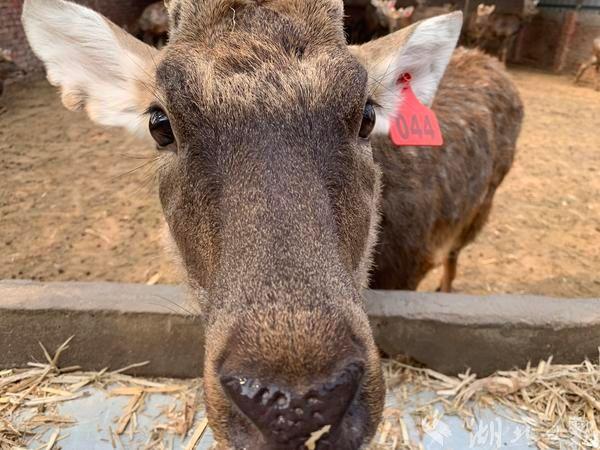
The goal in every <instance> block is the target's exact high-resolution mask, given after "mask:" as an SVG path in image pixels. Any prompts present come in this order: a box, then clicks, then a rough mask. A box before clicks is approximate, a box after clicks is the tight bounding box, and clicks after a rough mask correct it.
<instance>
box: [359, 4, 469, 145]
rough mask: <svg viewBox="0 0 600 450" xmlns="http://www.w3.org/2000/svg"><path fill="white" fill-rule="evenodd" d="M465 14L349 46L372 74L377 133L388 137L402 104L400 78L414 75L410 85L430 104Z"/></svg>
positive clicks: (456, 39) (416, 25) (435, 19)
mask: <svg viewBox="0 0 600 450" xmlns="http://www.w3.org/2000/svg"><path fill="white" fill-rule="evenodd" d="M461 27H462V12H460V11H458V12H454V13H450V14H445V15H442V16H437V17H433V18H431V19H428V20H424V21H422V22H417V23H416V24H413V25H411V26H410V27H407V28H403V29H401V30H398V31H396V32H395V33H392V34H389V35H387V36H384V37H382V38H379V39H377V40H375V41H372V42H368V43H366V44H363V45H360V46H353V47H350V51H351V52H352V53H353V54H354V56H356V58H357V59H358V60H359V61H360V62H361V63H362V64H363V66H364V67H365V68H366V69H367V71H368V73H369V93H370V95H371V98H372V99H373V100H374V103H375V104H376V105H379V106H378V107H377V122H376V127H375V132H376V133H384V134H387V132H388V130H389V122H390V120H391V119H392V118H393V114H394V113H395V112H396V110H397V108H398V102H400V101H402V98H401V93H400V89H399V88H398V86H397V84H398V79H399V77H400V76H401V75H402V74H403V73H410V75H411V76H412V81H411V86H412V89H413V91H414V93H415V95H416V96H417V98H418V99H419V100H420V101H421V103H423V104H425V105H428V106H429V105H431V103H432V102H433V98H434V96H435V93H436V91H437V88H438V85H439V83H440V80H441V79H442V76H443V75H444V72H445V71H446V67H447V65H448V62H449V61H450V58H451V56H452V53H453V51H454V49H455V47H456V43H457V41H458V37H459V35H460V29H461Z"/></svg>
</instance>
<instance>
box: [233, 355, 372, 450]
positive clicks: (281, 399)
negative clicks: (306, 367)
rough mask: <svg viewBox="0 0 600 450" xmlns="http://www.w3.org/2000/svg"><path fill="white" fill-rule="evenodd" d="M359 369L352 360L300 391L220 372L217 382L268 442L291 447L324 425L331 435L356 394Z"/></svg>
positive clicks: (362, 368)
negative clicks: (327, 427) (329, 375)
mask: <svg viewBox="0 0 600 450" xmlns="http://www.w3.org/2000/svg"><path fill="white" fill-rule="evenodd" d="M363 372H364V366H363V364H362V363H359V362H353V363H351V364H349V365H348V366H347V367H346V368H345V369H344V370H342V371H340V372H338V373H336V374H335V375H333V376H332V377H330V378H329V379H326V380H325V381H324V382H320V383H316V384H315V385H314V386H313V387H312V388H311V389H309V390H308V391H304V392H298V390H296V389H294V388H293V387H292V388H290V387H283V386H280V385H277V384H272V383H265V382H263V381H261V380H257V379H250V378H247V377H242V376H223V377H221V384H222V386H223V388H224V389H225V392H226V393H227V395H228V396H229V398H230V399H231V401H232V402H233V403H234V404H235V406H236V407H237V409H239V411H240V412H241V413H242V414H243V415H244V416H245V417H247V418H248V419H249V420H250V421H251V422H252V423H253V424H254V425H255V426H256V428H257V429H258V430H259V431H260V432H261V434H262V435H263V437H264V438H265V440H266V441H267V442H268V443H273V444H277V445H281V444H286V448H295V446H298V445H301V444H303V443H304V442H306V440H307V439H309V438H310V435H311V433H313V432H315V431H318V430H320V429H322V428H323V427H324V426H327V425H329V426H330V427H331V429H330V438H331V439H333V435H334V434H335V433H336V432H337V431H339V430H338V425H339V424H340V423H341V422H342V419H343V418H344V416H345V415H346V413H347V411H348V409H349V408H350V406H351V404H352V402H353V401H354V398H355V397H356V394H357V392H358V390H359V387H360V382H361V380H362V376H363ZM290 444H292V445H290ZM288 446H289V447H288Z"/></svg>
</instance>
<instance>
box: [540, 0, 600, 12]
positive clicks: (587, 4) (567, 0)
mask: <svg viewBox="0 0 600 450" xmlns="http://www.w3.org/2000/svg"><path fill="white" fill-rule="evenodd" d="M538 7H540V8H552V9H559V10H561V9H562V10H569V9H577V8H579V9H581V10H590V11H600V0H540V3H539V4H538Z"/></svg>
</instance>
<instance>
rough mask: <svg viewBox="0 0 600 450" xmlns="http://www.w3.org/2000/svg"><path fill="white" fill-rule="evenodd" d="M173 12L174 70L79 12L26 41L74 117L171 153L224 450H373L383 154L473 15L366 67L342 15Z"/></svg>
mask: <svg viewBox="0 0 600 450" xmlns="http://www.w3.org/2000/svg"><path fill="white" fill-rule="evenodd" d="M168 9H169V14H170V24H171V30H170V41H169V44H168V45H167V46H166V47H164V48H163V49H162V50H160V51H156V50H155V49H152V48H150V47H148V46H146V45H144V44H142V43H140V42H139V41H137V40H136V39H134V38H133V37H131V36H129V35H127V34H126V33H124V32H123V31H122V30H120V29H119V28H118V27H116V26H115V25H114V24H112V23H111V22H109V21H108V20H107V19H106V18H104V17H102V16H101V15H99V14H97V13H95V12H93V11H91V10H90V9H87V8H85V7H83V6H79V5H76V4H74V3H68V2H65V1H61V0H26V1H25V6H24V12H23V22H24V25H25V30H26V33H27V37H28V39H29V42H30V43H31V46H32V48H33V49H34V51H35V52H36V54H37V55H38V56H39V57H40V58H41V59H42V60H43V61H44V63H45V65H46V69H47V72H48V78H49V80H50V81H51V82H52V83H53V84H55V85H57V86H60V88H61V91H62V99H63V102H64V104H65V106H67V107H68V108H70V109H73V110H85V111H86V112H87V113H88V115H89V116H90V117H91V118H92V119H93V120H95V121H96V122H98V123H100V124H103V125H113V126H121V127H126V128H129V129H130V130H131V131H133V132H135V133H137V134H138V135H141V136H144V137H148V138H152V139H153V140H154V141H155V143H156V147H157V150H156V151H157V153H158V155H159V157H160V163H159V165H158V179H159V194H160V200H161V203H162V207H163V211H164V216H165V218H166V222H167V224H168V228H169V232H170V235H171V236H172V239H173V241H174V244H175V247H176V248H177V250H178V253H179V255H180V257H181V262H182V264H183V266H184V267H185V270H186V273H187V278H188V282H189V285H190V287H191V291H192V292H193V293H194V294H193V295H194V297H195V298H196V300H197V301H198V302H199V304H200V306H201V308H202V313H203V316H204V319H205V323H206V342H207V346H206V350H205V367H204V383H205V400H206V404H207V411H208V418H209V422H210V425H211V427H212V428H213V431H214V433H215V436H216V438H217V440H218V441H219V442H220V443H221V444H222V446H223V447H224V448H236V449H238V448H239V449H241V448H245V449H267V450H268V449H284V448H285V449H289V448H301V447H302V446H303V444H304V442H305V441H306V440H307V439H308V438H309V437H310V435H311V433H313V432H315V431H317V430H320V429H323V427H326V426H329V428H327V429H328V430H329V431H328V433H327V434H325V436H324V437H323V438H322V439H321V440H319V445H318V448H319V449H322V448H335V449H342V450H343V449H358V448H360V447H361V446H362V445H363V443H365V442H367V441H368V439H369V438H370V436H372V435H373V434H374V432H375V429H376V426H377V423H378V421H379V418H380V414H381V411H382V407H383V398H384V384H383V379H382V373H381V368H380V363H379V355H378V351H377V348H376V347H375V344H374V342H373V337H372V334H371V330H370V327H369V323H368V319H367V316H366V313H365V310H364V306H363V301H362V299H361V294H360V292H361V289H362V288H363V287H364V286H365V285H366V282H367V273H368V269H369V266H370V262H371V249H372V246H373V243H374V242H375V239H376V228H377V217H378V201H379V196H380V174H379V169H378V167H377V166H376V165H375V163H374V162H373V158H372V153H371V145H370V143H369V136H370V135H371V134H372V133H386V132H387V127H388V121H389V120H391V118H392V116H393V112H394V111H395V110H396V105H397V104H398V102H400V101H402V98H401V93H400V90H399V89H397V87H396V84H397V82H398V79H399V77H400V75H401V74H402V73H403V72H410V73H411V74H412V78H413V89H414V91H415V93H416V95H417V96H418V97H419V98H420V99H421V101H422V102H424V103H431V101H432V100H433V96H434V93H435V91H436V88H437V85H438V83H439V81H440V79H441V77H442V75H443V73H444V70H445V67H446V65H447V63H448V60H449V58H450V56H451V53H452V51H453V49H454V46H455V44H456V40H457V38H458V34H459V31H460V27H461V22H462V17H461V14H460V13H455V14H451V15H447V16H442V17H437V18H434V19H431V20H429V21H425V22H422V23H419V24H415V25H413V26H412V27H409V28H407V29H404V30H401V31H399V32H397V33H395V34H392V35H388V36H386V37H384V38H382V39H380V40H379V41H374V42H371V43H368V44H365V45H363V46H361V47H353V48H349V47H347V46H346V43H345V39H344V31H343V5H342V2H341V0H279V1H277V0H271V1H268V0H204V1H200V2H199V1H196V0H194V1H192V0H171V1H170V2H169V3H168ZM115 157H117V155H115ZM199 351H200V349H199ZM189 357H190V358H196V357H198V355H193V354H191V355H189ZM327 446H328V447H327Z"/></svg>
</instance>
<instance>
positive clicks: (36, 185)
mask: <svg viewBox="0 0 600 450" xmlns="http://www.w3.org/2000/svg"><path fill="white" fill-rule="evenodd" d="M512 72H513V75H514V78H515V80H516V82H517V84H518V86H519V88H520V91H521V94H522V96H523V100H524V102H525V106H526V120H525V124H524V128H523V132H522V135H521V139H520V142H519V151H518V155H517V158H516V162H515V165H514V167H513V169H512V172H511V173H510V174H509V176H508V178H507V179H506V180H505V182H504V184H503V185H502V187H501V188H500V189H499V191H498V193H497V195H496V201H495V207H494V211H493V213H492V216H491V219H490V221H489V224H488V225H487V227H486V228H485V229H484V231H483V233H482V234H481V235H480V236H479V238H478V239H477V241H476V242H475V243H474V244H473V245H471V246H470V247H468V248H467V249H466V250H465V251H464V252H463V254H462V255H461V258H460V261H459V273H458V276H457V279H456V282H455V288H456V290H458V291H461V292H466V293H474V294H484V293H490V292H494V293H504V292H510V293H531V294H543V295H550V296H566V297H600V93H598V92H595V91H593V89H591V87H590V86H589V85H587V86H581V87H574V86H573V85H572V84H571V79H570V78H568V77H559V76H555V75H549V74H544V73H539V72H533V71H530V70H522V69H519V70H513V71H512ZM2 102H3V104H4V107H5V108H6V109H5V111H4V112H3V113H0V279H2V278H27V279H35V280H43V281H56V280H84V281H91V280H109V281H123V282H151V283H155V282H160V283H173V282H177V281H178V276H177V274H176V272H175V270H174V269H173V267H174V264H173V263H172V261H171V258H170V257H169V256H168V255H167V254H166V252H165V251H164V250H163V249H162V229H163V220H162V216H161V211H160V206H159V203H158V197H157V193H156V182H155V177H154V176H153V156H154V150H153V149H152V148H150V147H149V146H147V145H146V144H142V143H139V142H136V141H135V140H134V139H133V138H131V137H129V136H128V135H127V134H126V133H125V132H123V131H120V130H113V129H106V128H100V127H96V126H95V125H93V124H92V123H91V122H90V121H89V120H88V119H87V118H86V117H85V116H84V115H83V114H75V113H71V112H68V111H66V110H65V109H64V108H63V107H62V105H61V104H60V101H59V97H58V95H57V94H56V92H55V90H54V89H53V88H52V87H50V86H49V85H48V84H47V83H46V82H37V83H35V84H29V85H12V86H10V87H9V89H8V92H7V94H6V95H5V98H4V99H3V100H2ZM439 276H440V271H439V270H438V271H434V272H432V274H431V275H430V276H429V277H428V278H427V280H425V282H424V283H423V285H422V287H421V289H425V290H432V289H433V288H435V287H436V286H437V283H438V277H439Z"/></svg>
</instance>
